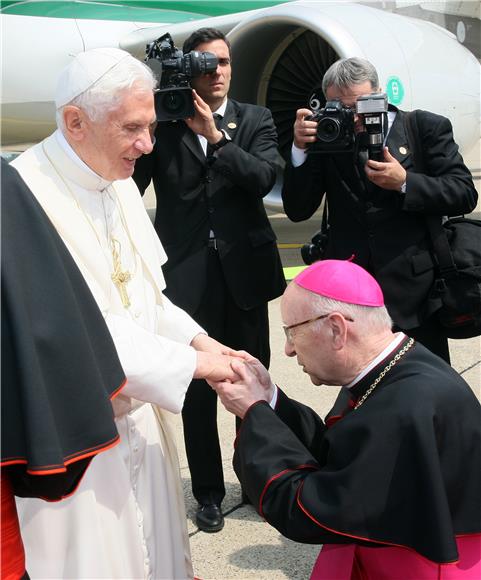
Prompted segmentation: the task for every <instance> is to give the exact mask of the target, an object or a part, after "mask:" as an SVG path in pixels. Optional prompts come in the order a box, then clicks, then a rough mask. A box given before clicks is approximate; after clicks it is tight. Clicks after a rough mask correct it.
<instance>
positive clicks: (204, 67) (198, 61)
mask: <svg viewBox="0 0 481 580" xmlns="http://www.w3.org/2000/svg"><path fill="white" fill-rule="evenodd" d="M218 63H219V61H218V59H217V57H216V55H215V54H214V53H213V52H199V51H197V50H193V51H192V52H188V53H187V54H184V72H185V74H186V75H187V76H188V77H190V78H194V77H198V76H200V75H205V74H209V73H213V72H215V71H216V70H217V65H218Z"/></svg>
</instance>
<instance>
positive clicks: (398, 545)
mask: <svg viewBox="0 0 481 580" xmlns="http://www.w3.org/2000/svg"><path fill="white" fill-rule="evenodd" d="M303 485H304V482H302V483H301V485H300V486H299V489H298V491H297V505H298V506H299V508H300V509H301V510H302V511H303V512H304V514H305V515H306V516H307V517H308V518H309V519H310V520H312V521H313V522H314V523H315V524H316V525H318V526H319V527H320V528H324V529H325V530H327V531H328V532H331V533H333V534H338V535H339V536H345V537H347V538H353V539H354V540H361V541H363V542H370V543H373V544H385V545H387V546H394V547H396V548H404V549H406V550H410V551H411V552H414V553H415V554H417V555H418V556H422V554H419V552H416V550H415V549H414V548H412V547H411V546H406V545H404V544H395V543H394V542H389V541H386V540H373V539H371V538H366V537H363V536H355V535H354V534H348V533H346V532H341V531H339V530H335V529H334V528H330V527H329V526H326V525H325V524H321V522H319V521H317V519H316V518H315V517H314V516H313V515H312V514H311V513H310V512H309V510H307V508H306V507H305V506H304V505H303V504H302V502H301V499H300V494H301V490H302V487H303ZM463 535H464V536H478V535H480V534H479V533H473V534H463ZM454 537H455V538H458V537H462V535H455V536H454ZM422 557H423V558H426V556H422ZM426 560H429V558H426ZM429 561H430V562H434V560H429ZM457 562H459V558H457V559H456V560H450V561H449V562H435V564H456V563H457Z"/></svg>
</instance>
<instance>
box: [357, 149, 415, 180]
mask: <svg viewBox="0 0 481 580" xmlns="http://www.w3.org/2000/svg"><path fill="white" fill-rule="evenodd" d="M383 153H384V157H383V161H374V160H371V159H369V160H368V161H367V163H366V167H365V171H366V176H367V178H368V179H369V181H371V182H372V183H374V185H377V186H378V187H381V188H382V189H389V190H394V191H401V188H402V186H403V185H404V183H405V182H406V170H405V169H404V167H403V166H402V165H401V164H400V163H399V161H398V160H397V159H395V158H394V157H393V156H392V155H391V154H390V153H389V149H388V148H387V147H384V151H383Z"/></svg>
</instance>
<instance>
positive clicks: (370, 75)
mask: <svg viewBox="0 0 481 580" xmlns="http://www.w3.org/2000/svg"><path fill="white" fill-rule="evenodd" d="M365 82H369V83H371V87H372V90H373V91H377V89H378V88H379V77H378V74H377V71H376V69H375V67H374V65H373V64H372V63H370V62H369V61H368V60H366V59H365V58H359V57H357V56H354V57H351V58H341V59H339V60H336V62H335V63H333V64H332V65H331V66H330V67H329V68H328V69H327V71H326V73H325V75H324V77H323V79H322V92H323V93H324V95H325V94H326V91H327V89H328V88H329V87H335V88H337V89H349V88H350V87H352V86H353V85H360V84H363V83H365Z"/></svg>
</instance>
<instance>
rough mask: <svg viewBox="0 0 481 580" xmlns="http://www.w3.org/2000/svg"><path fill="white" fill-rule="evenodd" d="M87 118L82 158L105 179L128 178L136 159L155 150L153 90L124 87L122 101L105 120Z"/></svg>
mask: <svg viewBox="0 0 481 580" xmlns="http://www.w3.org/2000/svg"><path fill="white" fill-rule="evenodd" d="M86 122H87V124H88V127H87V128H86V131H85V141H84V143H83V144H82V155H81V157H82V160H83V161H84V162H85V163H86V164H87V165H88V166H89V167H90V168H91V169H93V170H94V171H95V173H97V174H98V175H100V176H101V177H103V178H104V179H107V180H111V181H114V180H116V179H127V178H128V177H130V176H131V175H132V173H133V172H134V166H135V160H136V159H138V158H139V157H140V156H141V155H143V154H144V153H150V152H151V151H152V137H151V132H152V129H153V126H154V125H155V109H154V97H153V94H152V93H151V92H147V91H139V90H135V88H133V89H132V90H129V91H125V94H124V95H123V97H122V100H121V102H120V105H119V106H118V107H117V108H116V109H115V110H113V111H111V112H109V113H108V114H107V115H106V117H105V118H104V119H103V120H102V121H99V122H94V121H91V120H90V119H88V120H87V121H86Z"/></svg>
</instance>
